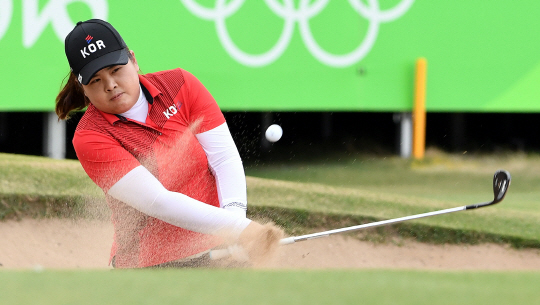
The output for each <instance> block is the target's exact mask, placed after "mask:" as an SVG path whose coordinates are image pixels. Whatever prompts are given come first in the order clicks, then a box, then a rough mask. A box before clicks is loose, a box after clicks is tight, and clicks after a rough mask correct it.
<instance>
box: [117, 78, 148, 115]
mask: <svg viewBox="0 0 540 305" xmlns="http://www.w3.org/2000/svg"><path fill="white" fill-rule="evenodd" d="M120 116H123V117H125V118H129V119H132V120H135V121H137V122H141V123H146V117H147V116H148V101H147V100H146V97H145V96H144V92H143V90H142V87H141V86H140V85H139V99H138V100H137V102H136V103H135V105H133V107H131V109H129V110H128V111H126V112H124V113H121V114H120Z"/></svg>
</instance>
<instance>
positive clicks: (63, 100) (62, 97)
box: [55, 48, 133, 120]
mask: <svg viewBox="0 0 540 305" xmlns="http://www.w3.org/2000/svg"><path fill="white" fill-rule="evenodd" d="M126 50H127V51H128V57H129V60H131V61H133V56H132V55H131V53H130V52H129V49H128V48H126ZM66 77H68V80H67V82H66V84H65V85H64V87H63V88H62V90H60V93H58V95H57V96H56V108H55V111H56V115H58V119H60V120H67V119H69V117H70V115H71V112H72V111H78V110H83V109H84V108H86V107H87V106H88V105H90V100H89V99H88V97H86V95H84V90H83V88H82V85H81V84H80V83H79V81H78V80H77V77H76V76H75V74H73V73H72V72H69V74H68V76H66ZM65 79H66V78H64V80H65ZM63 82H64V81H62V83H63Z"/></svg>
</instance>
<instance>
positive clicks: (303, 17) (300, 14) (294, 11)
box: [180, 0, 414, 67]
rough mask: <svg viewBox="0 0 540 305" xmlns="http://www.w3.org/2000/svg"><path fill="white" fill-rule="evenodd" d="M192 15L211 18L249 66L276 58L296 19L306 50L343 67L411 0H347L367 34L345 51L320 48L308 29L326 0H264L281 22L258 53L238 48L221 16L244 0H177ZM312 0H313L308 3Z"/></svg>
mask: <svg viewBox="0 0 540 305" xmlns="http://www.w3.org/2000/svg"><path fill="white" fill-rule="evenodd" d="M180 1H181V2H182V4H183V5H184V6H185V7H186V8H187V9H188V10H189V11H190V12H191V13H192V14H194V15H195V16H197V17H199V18H201V19H205V20H211V21H214V22H215V24H216V31H217V35H218V38H219V40H220V42H221V44H222V45H223V47H224V48H225V50H226V52H227V53H228V54H229V55H230V56H231V57H232V58H234V59H235V60H236V61H238V62H239V63H241V64H243V65H246V66H250V67H262V66H266V65H269V64H271V63H273V62H274V61H276V60H277V59H278V58H279V57H280V56H281V55H282V54H283V52H285V50H286V49H287V47H288V45H289V43H290V40H291V37H292V34H293V31H294V27H295V24H296V23H298V26H299V30H300V34H301V37H302V40H303V42H304V44H305V45H306V47H307V49H308V50H309V52H310V53H311V54H312V55H313V56H314V57H315V58H316V59H317V60H319V61H320V62H322V63H323V64H326V65H328V66H331V67H346V66H350V65H352V64H354V63H356V62H358V61H360V60H362V59H363V58H364V57H365V56H366V55H367V54H368V53H369V51H370V50H371V48H372V47H373V45H374V43H375V40H376V38H377V35H378V32H379V25H380V24H381V23H383V22H390V21H394V20H396V19H398V18H399V17H401V16H402V15H403V14H405V13H406V12H407V10H408V9H409V8H410V7H411V5H412V4H413V2H414V0H402V1H401V2H400V3H399V4H397V5H396V6H394V7H393V8H391V9H388V10H384V11H383V10H381V9H380V7H379V3H378V0H368V1H367V3H368V4H367V5H366V4H364V3H363V2H362V0H348V1H349V4H350V5H351V7H352V8H353V9H354V10H355V11H356V12H357V13H358V14H359V15H360V16H362V17H364V18H366V19H367V20H368V21H369V26H368V29H367V34H366V36H365V37H364V40H363V41H362V42H361V43H360V45H359V46H358V47H357V48H356V49H354V50H353V51H351V52H350V53H347V54H332V53H330V52H328V51H326V50H324V49H323V48H322V47H321V46H320V45H319V44H318V43H317V41H316V40H315V38H314V37H313V35H312V33H311V29H310V26H309V20H310V19H311V18H313V17H314V16H316V15H318V14H319V13H320V12H321V11H322V10H323V9H324V8H325V7H326V5H327V4H328V2H329V0H315V1H310V0H300V4H299V6H298V8H295V7H294V3H293V0H283V1H281V2H283V4H282V3H280V2H279V1H276V0H264V2H265V3H266V5H267V6H268V8H270V10H272V11H273V12H274V13H275V14H276V15H277V16H279V17H280V18H282V19H283V20H284V21H285V22H284V25H283V30H282V32H281V35H280V36H279V38H278V40H277V42H276V44H275V45H274V46H273V47H272V48H271V49H270V50H268V51H267V52H264V53H262V54H248V53H246V52H244V51H242V50H241V49H240V48H239V47H238V46H236V44H235V43H234V42H233V40H232V39H231V36H230V35H229V32H228V30H227V26H226V24H225V20H226V19H227V18H228V17H230V16H232V15H233V14H234V13H236V12H237V11H238V10H239V9H240V8H241V7H242V5H243V4H244V1H245V0H232V1H229V3H226V2H227V0H216V3H215V6H214V8H208V7H204V6H201V5H199V4H198V3H196V2H195V1H194V0H180ZM310 2H313V3H310Z"/></svg>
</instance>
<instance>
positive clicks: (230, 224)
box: [107, 165, 251, 238]
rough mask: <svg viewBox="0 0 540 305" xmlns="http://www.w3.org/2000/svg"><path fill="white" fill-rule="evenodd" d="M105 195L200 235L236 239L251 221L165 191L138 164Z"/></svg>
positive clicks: (157, 181) (154, 178)
mask: <svg viewBox="0 0 540 305" xmlns="http://www.w3.org/2000/svg"><path fill="white" fill-rule="evenodd" d="M107 194H108V195H110V196H112V197H113V198H115V199H118V200H120V201H122V202H124V203H126V204H128V205H130V206H132V207H133V208H135V209H137V210H139V211H141V212H143V213H145V214H147V215H149V216H152V217H155V218H157V219H160V220H163V221H165V222H167V223H170V224H172V225H175V226H178V227H181V228H184V229H188V230H191V231H195V232H199V233H204V234H212V235H220V236H226V237H230V238H238V236H239V235H240V233H241V232H242V231H243V230H244V229H245V228H246V227H247V226H248V225H249V223H250V222H251V220H249V219H247V218H245V217H242V216H240V215H238V214H236V213H232V212H230V211H227V210H224V209H220V208H217V207H214V206H211V205H208V204H205V203H203V202H201V201H198V200H195V199H193V198H191V197H188V196H186V195H184V194H181V193H176V192H171V191H168V190H167V189H165V187H164V186H163V185H162V184H161V182H159V180H158V179H156V177H154V175H152V173H150V172H149V171H148V170H147V169H146V168H145V167H144V166H142V165H141V166H138V167H136V168H134V169H133V170H131V171H130V172H129V173H127V174H126V175H125V176H124V177H122V178H121V179H120V180H119V181H118V182H116V183H115V184H114V185H113V186H112V187H111V188H110V189H109V191H108V193H107Z"/></svg>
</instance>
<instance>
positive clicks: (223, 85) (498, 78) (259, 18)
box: [0, 0, 540, 112]
mask: <svg viewBox="0 0 540 305" xmlns="http://www.w3.org/2000/svg"><path fill="white" fill-rule="evenodd" d="M539 13H540V1H537V0H522V1H519V2H511V1H488V0H470V1H458V2H456V1H441V0H416V1H414V0H349V1H337V0H334V1H330V0H264V1H261V0H258V1H255V0H251V1H244V0H155V1H132V0H115V1H112V0H22V1H16V0H0V69H1V73H0V88H1V90H2V98H1V99H0V111H51V110H53V109H54V98H55V97H56V94H57V93H58V91H59V89H60V86H61V83H62V79H63V78H64V77H65V76H66V75H67V74H68V72H69V67H68V64H67V60H66V59H65V56H64V45H63V40H64V37H65V36H66V35H67V33H68V32H69V31H70V30H71V29H72V28H73V26H74V25H75V23H76V22H77V21H79V20H86V19H90V18H101V19H106V20H108V21H109V22H111V23H112V24H113V25H114V26H115V27H116V28H117V29H118V30H119V32H120V33H121V34H122V36H123V37H124V40H125V41H126V42H127V44H128V45H129V47H130V48H131V49H133V50H134V51H135V54H136V57H137V60H138V62H139V65H140V67H141V69H142V71H143V72H144V73H148V72H154V71H158V70H165V69H172V68H176V67H181V68H184V69H186V70H188V71H190V72H192V73H193V74H195V75H196V76H197V77H198V78H199V79H200V80H201V81H202V82H203V83H204V84H205V85H206V86H207V88H208V89H209V90H210V92H211V93H212V94H213V95H214V97H215V98H216V100H217V101H218V103H219V104H220V106H221V108H222V109H223V110H236V111H408V110H410V109H411V108H412V100H413V80H414V66H415V62H416V60H417V59H418V58H420V57H425V58H426V59H427V62H428V76H427V102H426V106H427V110H428V111H450V112H539V111H540V39H539V37H540V35H539V34H540V33H539V32H540V18H538V16H539Z"/></svg>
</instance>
